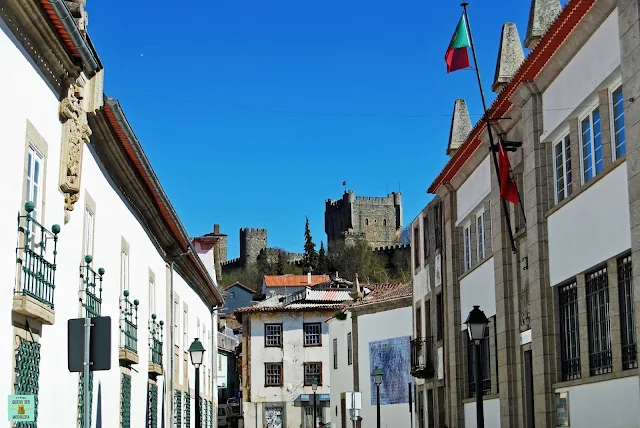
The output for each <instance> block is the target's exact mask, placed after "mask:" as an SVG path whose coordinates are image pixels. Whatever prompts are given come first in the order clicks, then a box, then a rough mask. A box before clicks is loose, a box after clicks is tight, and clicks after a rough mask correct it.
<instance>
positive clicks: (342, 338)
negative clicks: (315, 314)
mask: <svg viewBox="0 0 640 428" xmlns="http://www.w3.org/2000/svg"><path fill="white" fill-rule="evenodd" d="M327 324H328V325H329V346H330V348H329V363H330V364H331V382H330V384H329V385H330V386H331V406H330V411H331V412H332V417H333V415H336V417H335V418H333V421H334V424H335V425H336V426H340V423H341V421H342V408H341V404H340V403H341V399H342V393H344V392H349V391H353V389H354V388H353V381H354V379H353V368H354V363H353V361H352V363H351V364H348V360H347V334H348V333H351V330H352V329H351V324H352V320H351V312H347V319H345V320H343V321H341V320H338V319H335V318H332V319H331V320H330V321H329V322H328V323H327ZM334 339H336V340H337V344H338V368H337V369H334V368H333V340H334ZM353 355H355V353H354V354H353ZM346 417H347V420H349V419H348V418H349V415H348V413H347V416H346Z"/></svg>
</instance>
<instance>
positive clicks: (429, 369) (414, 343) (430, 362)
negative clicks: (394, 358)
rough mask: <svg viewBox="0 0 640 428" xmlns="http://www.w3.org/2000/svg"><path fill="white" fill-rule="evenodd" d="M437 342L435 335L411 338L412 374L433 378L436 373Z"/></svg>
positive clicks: (421, 377) (417, 376)
mask: <svg viewBox="0 0 640 428" xmlns="http://www.w3.org/2000/svg"><path fill="white" fill-rule="evenodd" d="M435 361H436V360H435V342H434V340H433V337H427V338H420V339H413V340H411V375H412V376H413V377H416V378H419V379H431V378H433V377H434V376H435V374H436V365H435Z"/></svg>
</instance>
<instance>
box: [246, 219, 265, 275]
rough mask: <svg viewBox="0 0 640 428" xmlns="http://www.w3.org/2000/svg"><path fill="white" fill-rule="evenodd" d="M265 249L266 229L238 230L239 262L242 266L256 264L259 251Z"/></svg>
mask: <svg viewBox="0 0 640 428" xmlns="http://www.w3.org/2000/svg"><path fill="white" fill-rule="evenodd" d="M266 248H267V229H259V228H253V227H252V228H243V229H240V262H241V265H242V266H247V265H249V264H253V263H256V260H257V258H258V255H259V254H260V251H262V250H263V249H266Z"/></svg>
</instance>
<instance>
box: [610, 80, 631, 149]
mask: <svg viewBox="0 0 640 428" xmlns="http://www.w3.org/2000/svg"><path fill="white" fill-rule="evenodd" d="M611 105H612V106H613V109H612V114H613V126H612V127H611V129H612V130H613V139H612V141H613V143H614V144H613V146H614V147H613V154H614V156H615V159H618V158H619V157H621V156H624V155H625V154H626V153H627V139H626V136H625V132H624V98H623V95H622V86H618V87H617V88H616V89H614V90H613V92H611Z"/></svg>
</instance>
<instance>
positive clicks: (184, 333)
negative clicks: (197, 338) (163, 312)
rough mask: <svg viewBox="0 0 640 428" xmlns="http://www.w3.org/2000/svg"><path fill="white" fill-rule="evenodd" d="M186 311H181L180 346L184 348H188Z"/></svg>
mask: <svg viewBox="0 0 640 428" xmlns="http://www.w3.org/2000/svg"><path fill="white" fill-rule="evenodd" d="M188 315H189V314H188V313H187V310H186V309H184V311H183V313H182V346H183V347H184V349H185V350H186V349H188V348H189V334H188V333H189V331H188V330H189V320H188V319H189V317H188Z"/></svg>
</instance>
